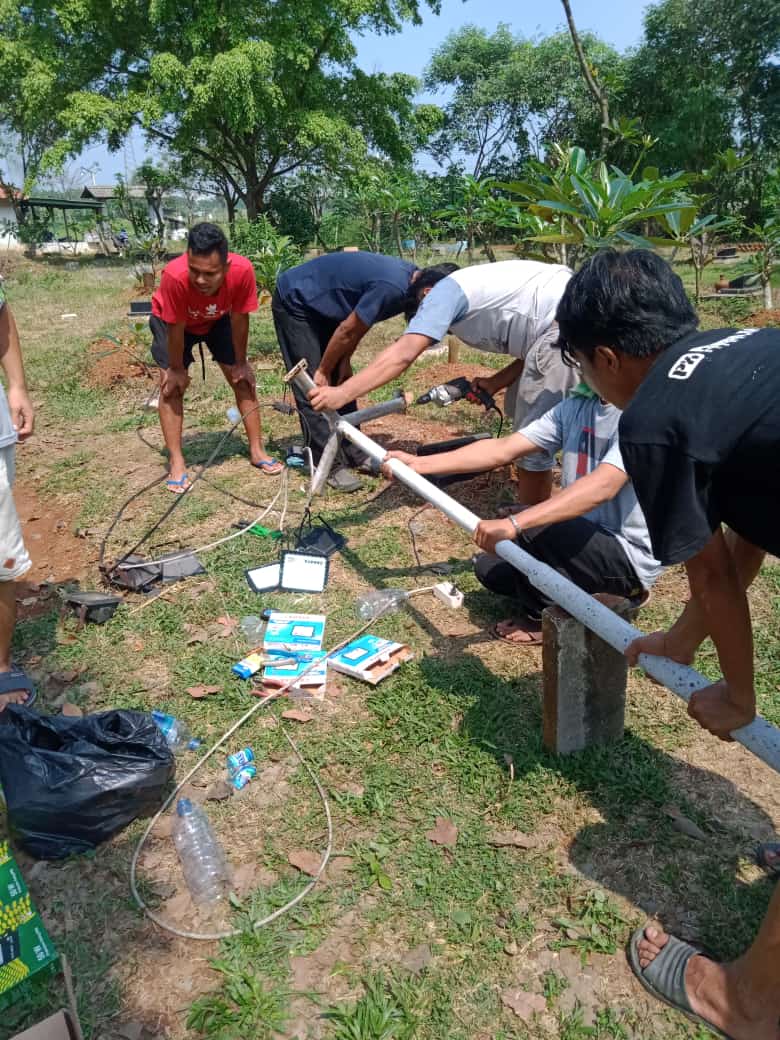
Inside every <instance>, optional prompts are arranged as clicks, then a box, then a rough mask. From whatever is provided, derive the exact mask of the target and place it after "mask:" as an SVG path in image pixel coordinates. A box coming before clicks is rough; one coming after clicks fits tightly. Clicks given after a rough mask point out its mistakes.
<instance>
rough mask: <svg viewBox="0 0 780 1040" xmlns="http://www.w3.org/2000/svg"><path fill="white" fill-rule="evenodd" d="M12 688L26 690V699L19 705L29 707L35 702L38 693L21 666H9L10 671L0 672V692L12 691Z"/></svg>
mask: <svg viewBox="0 0 780 1040" xmlns="http://www.w3.org/2000/svg"><path fill="white" fill-rule="evenodd" d="M14 690H27V699H26V700H25V701H23V702H22V704H21V705H20V706H21V707H22V708H30V707H32V705H33V704H34V703H35V698H36V697H37V696H38V693H37V691H36V689H35V684H34V683H33V681H32V679H31V678H30V676H29V675H28V674H27V672H25V671H24V669H23V668H17V667H16V665H12V666H11V671H10V672H0V694H3V693H13V691H14Z"/></svg>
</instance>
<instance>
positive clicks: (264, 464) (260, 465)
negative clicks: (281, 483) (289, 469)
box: [252, 459, 282, 477]
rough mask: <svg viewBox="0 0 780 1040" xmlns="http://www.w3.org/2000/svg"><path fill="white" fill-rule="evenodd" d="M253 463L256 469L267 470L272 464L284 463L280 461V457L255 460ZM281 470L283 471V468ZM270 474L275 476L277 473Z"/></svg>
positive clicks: (279, 464)
mask: <svg viewBox="0 0 780 1040" xmlns="http://www.w3.org/2000/svg"><path fill="white" fill-rule="evenodd" d="M252 465H253V466H254V467H255V469H261V470H266V469H270V468H271V467H272V466H281V465H282V464H281V462H280V461H279V459H260V461H259V462H253V463H252ZM279 472H280V473H281V470H280V471H279ZM268 475H269V476H271V477H275V476H276V475H277V474H276V473H269V474H268Z"/></svg>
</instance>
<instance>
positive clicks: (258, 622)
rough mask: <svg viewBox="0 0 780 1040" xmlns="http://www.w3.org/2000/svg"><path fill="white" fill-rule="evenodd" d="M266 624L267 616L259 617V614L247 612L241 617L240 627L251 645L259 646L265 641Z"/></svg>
mask: <svg viewBox="0 0 780 1040" xmlns="http://www.w3.org/2000/svg"><path fill="white" fill-rule="evenodd" d="M266 624H267V622H266V620H265V618H261V617H258V616H257V614H246V615H245V616H244V617H242V618H241V620H240V622H239V623H238V627H239V628H240V629H241V635H242V636H243V637H244V639H245V640H246V641H247V643H249V645H250V646H258V644H260V643H262V641H263V633H264V632H265V626H266Z"/></svg>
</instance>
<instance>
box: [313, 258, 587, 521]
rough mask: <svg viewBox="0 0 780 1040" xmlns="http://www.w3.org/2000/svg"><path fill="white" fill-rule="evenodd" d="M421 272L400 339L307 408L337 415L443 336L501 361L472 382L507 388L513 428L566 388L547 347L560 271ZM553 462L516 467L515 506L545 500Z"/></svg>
mask: <svg viewBox="0 0 780 1040" xmlns="http://www.w3.org/2000/svg"><path fill="white" fill-rule="evenodd" d="M424 275H425V272H422V273H421V276H420V277H419V278H418V279H417V280H416V281H415V282H414V284H413V286H412V300H411V305H410V307H409V311H408V315H409V316H410V318H411V320H410V321H409V325H408V326H407V328H406V331H405V332H404V334H403V335H402V336H401V337H399V339H397V340H396V341H395V342H394V343H392V344H391V345H390V346H389V347H387V348H386V349H385V350H384V351H382V353H381V354H379V355H378V356H377V357H375V358H374V360H373V361H372V362H371V363H370V364H368V365H366V367H365V368H363V369H361V371H360V372H358V373H357V374H356V375H354V376H352V377H351V378H350V379H347V380H346V382H343V383H342V384H341V385H340V386H318V387H317V389H316V390H312V391H311V392H310V393H309V400H310V401H311V404H312V407H313V408H314V409H315V411H322V409H324V408H329V409H334V410H338V409H340V408H343V407H344V405H345V404H346V403H347V402H348V401H353V400H355V399H356V398H358V397H360V396H362V395H363V394H366V393H368V391H369V390H375V389H376V388H377V387H379V386H384V385H386V384H387V383H389V382H391V381H392V380H393V379H397V378H398V376H400V375H401V374H402V373H403V372H405V371H406V369H407V368H408V367H409V366H410V365H411V364H412V362H413V361H414V360H415V359H416V358H418V357H421V356H422V354H423V353H424V352H425V350H426V349H427V348H428V347H430V346H431V345H432V344H434V343H437V342H438V341H439V340H440V339H441V338H442V337H443V336H445V335H446V334H447V332H451V333H452V334H453V335H455V336H457V337H458V338H459V339H461V340H462V341H463V342H464V343H465V344H467V346H469V347H473V348H474V349H475V350H481V351H486V352H488V353H491V354H503V355H504V356H505V357H506V359H507V361H508V362H509V363H508V364H507V365H506V366H505V367H504V368H502V369H501V370H500V371H498V372H496V373H495V374H494V375H492V376H490V377H489V378H481V379H477V380H475V381H474V382H475V386H477V387H481V388H482V389H483V390H487V392H488V393H490V394H496V393H498V391H499V390H503V389H505V388H508V389H507V397H506V398H505V401H504V406H505V410H506V413H507V416H508V417H509V418H510V420H511V422H512V429H513V430H518V429H520V427H521V426H522V425H525V423H527V422H530V421H531V419H535V418H538V416H540V415H543V414H544V412H546V411H547V409H548V408H552V406H553V405H555V404H557V403H558V402H559V401H560V400H562V399H563V397H564V394H565V392H566V391H567V390H570V389H571V388H572V387H573V386H574V384H575V383H576V381H577V378H576V375H575V373H574V371H573V369H571V368H569V367H568V366H567V365H565V364H564V363H563V360H562V358H561V352H560V351H559V350H557V349H555V347H554V346H553V345H552V344H553V343H555V342H557V339H558V336H557V326H556V325H555V309H556V307H557V306H558V301H559V300H560V298H561V295H562V294H563V292H564V290H565V288H566V286H567V284H568V282H569V279H570V278H571V271H570V270H569V268H568V267H563V266H562V265H561V264H545V263H539V262H537V261H535V260H502V261H501V262H500V263H497V264H475V265H474V266H473V267H463V268H461V269H460V270H459V271H454V272H453V273H452V274H450V275H449V276H448V277H447V278H440V279H439V280H437V281H436V283H435V284H434V283H433V282H431V281H428V280H426V278H425V277H424ZM554 464H555V460H554V459H553V457H552V455H550V454H544V453H540V452H536V453H535V455H534V457H533V458H531V459H527V460H526V459H524V460H523V461H522V462H521V464H520V467H519V469H518V483H517V497H518V500H519V501H520V502H523V503H524V504H526V505H529V504H531V503H533V502H541V501H543V500H544V499H546V498H548V497H549V496H550V493H551V491H552V470H553V466H554Z"/></svg>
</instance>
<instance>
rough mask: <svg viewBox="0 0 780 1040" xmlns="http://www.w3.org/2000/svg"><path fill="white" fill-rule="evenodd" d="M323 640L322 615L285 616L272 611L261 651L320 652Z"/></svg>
mask: <svg viewBox="0 0 780 1040" xmlns="http://www.w3.org/2000/svg"><path fill="white" fill-rule="evenodd" d="M324 638H325V615H324V614H286V613H284V612H282V611H279V610H274V611H273V612H272V613H271V617H270V618H269V619H268V624H267V625H266V626H265V637H264V639H263V650H277V651H278V650H289V651H290V652H291V653H301V652H303V651H305V650H321V649H322V641H323V639H324Z"/></svg>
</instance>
